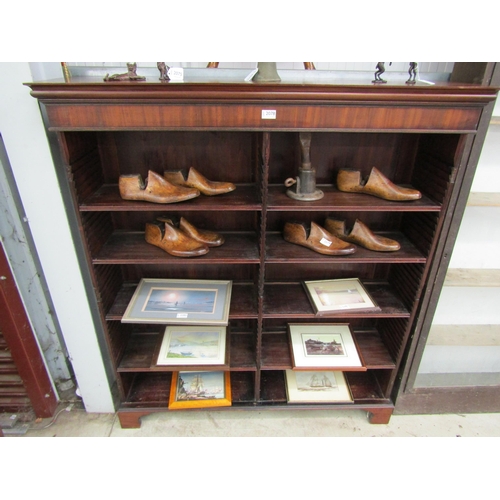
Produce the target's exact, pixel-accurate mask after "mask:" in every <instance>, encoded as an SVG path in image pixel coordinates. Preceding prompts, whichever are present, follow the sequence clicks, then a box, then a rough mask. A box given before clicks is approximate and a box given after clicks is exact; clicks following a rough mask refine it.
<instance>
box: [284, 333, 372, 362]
mask: <svg viewBox="0 0 500 500" xmlns="http://www.w3.org/2000/svg"><path fill="white" fill-rule="evenodd" d="M288 333H289V339H290V348H291V354H292V367H293V369H294V370H315V369H316V370H343V371H348V370H352V371H366V368H365V367H364V366H363V363H362V362H361V358H360V356H359V354H358V349H357V346H356V343H355V341H354V338H353V336H352V333H351V328H350V327H349V325H348V324H340V323H332V324H289V325H288Z"/></svg>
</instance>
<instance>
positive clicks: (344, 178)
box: [337, 167, 422, 201]
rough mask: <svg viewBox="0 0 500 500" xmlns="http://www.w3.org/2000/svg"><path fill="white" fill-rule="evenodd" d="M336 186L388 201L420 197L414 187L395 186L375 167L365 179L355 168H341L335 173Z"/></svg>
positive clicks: (340, 189)
mask: <svg viewBox="0 0 500 500" xmlns="http://www.w3.org/2000/svg"><path fill="white" fill-rule="evenodd" d="M337 188H338V189H339V191H344V192H348V193H363V194H370V195H372V196H377V197H378V198H382V199H384V200H390V201H412V200H418V199H420V198H421V197H422V193H421V192H420V191H418V190H416V189H412V188H406V187H402V186H397V185H396V184H394V183H393V182H392V181H390V180H389V179H388V178H387V177H386V176H385V175H383V174H382V172H380V170H378V169H377V168H375V167H373V168H372V170H371V172H370V175H369V176H368V178H367V179H361V172H359V171H357V170H349V169H341V170H340V171H339V173H338V175H337Z"/></svg>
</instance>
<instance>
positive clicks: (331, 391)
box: [285, 370, 353, 403]
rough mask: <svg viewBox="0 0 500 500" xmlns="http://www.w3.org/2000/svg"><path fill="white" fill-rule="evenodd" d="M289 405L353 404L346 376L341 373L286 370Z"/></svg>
mask: <svg viewBox="0 0 500 500" xmlns="http://www.w3.org/2000/svg"><path fill="white" fill-rule="evenodd" d="M285 376H286V392H287V398H288V402H289V403H352V402H353V399H352V395H351V391H350V389H349V386H348V384H347V381H346V378H345V375H344V374H343V373H342V372H340V371H303V372H302V371H294V370H286V371H285Z"/></svg>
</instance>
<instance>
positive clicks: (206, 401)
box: [168, 371, 231, 410]
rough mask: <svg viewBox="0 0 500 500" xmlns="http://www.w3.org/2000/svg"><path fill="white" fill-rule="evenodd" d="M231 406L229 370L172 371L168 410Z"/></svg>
mask: <svg viewBox="0 0 500 500" xmlns="http://www.w3.org/2000/svg"><path fill="white" fill-rule="evenodd" d="M216 406H231V380H230V376H229V372H223V371H220V372H189V371H187V372H173V373H172V384H171V386H170V398H169V402H168V408H169V410H181V409H182V410H184V409H186V408H211V407H212V408H213V407H216Z"/></svg>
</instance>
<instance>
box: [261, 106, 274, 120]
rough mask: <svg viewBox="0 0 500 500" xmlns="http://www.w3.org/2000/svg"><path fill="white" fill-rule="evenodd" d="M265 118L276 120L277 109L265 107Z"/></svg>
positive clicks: (263, 111) (263, 115)
mask: <svg viewBox="0 0 500 500" xmlns="http://www.w3.org/2000/svg"><path fill="white" fill-rule="evenodd" d="M262 119H263V120H276V110H275V109H263V110H262Z"/></svg>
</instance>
